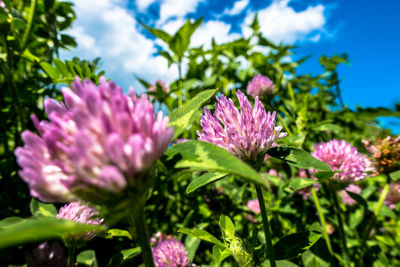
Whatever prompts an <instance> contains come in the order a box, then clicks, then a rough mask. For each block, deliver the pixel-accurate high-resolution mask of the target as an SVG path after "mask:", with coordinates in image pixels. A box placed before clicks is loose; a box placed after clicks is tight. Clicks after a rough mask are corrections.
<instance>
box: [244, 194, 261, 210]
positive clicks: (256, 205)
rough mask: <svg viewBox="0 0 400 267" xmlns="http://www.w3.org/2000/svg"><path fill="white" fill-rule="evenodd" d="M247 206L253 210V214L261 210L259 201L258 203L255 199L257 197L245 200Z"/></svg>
mask: <svg viewBox="0 0 400 267" xmlns="http://www.w3.org/2000/svg"><path fill="white" fill-rule="evenodd" d="M247 207H248V208H249V209H250V210H251V211H252V212H254V214H259V213H260V212H261V210H260V203H258V199H257V198H255V199H252V200H249V201H248V202H247Z"/></svg>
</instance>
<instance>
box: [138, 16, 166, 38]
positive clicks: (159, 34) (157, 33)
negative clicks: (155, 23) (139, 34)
mask: <svg viewBox="0 0 400 267" xmlns="http://www.w3.org/2000/svg"><path fill="white" fill-rule="evenodd" d="M139 23H140V24H141V25H142V26H143V27H144V28H145V29H146V30H148V31H149V32H150V33H151V34H153V35H154V36H155V37H158V38H160V39H161V40H163V41H164V42H165V43H167V44H169V42H170V41H171V38H172V37H171V35H169V34H168V33H166V32H165V31H163V30H160V29H156V28H150V27H149V26H147V25H146V24H144V23H143V22H141V21H139Z"/></svg>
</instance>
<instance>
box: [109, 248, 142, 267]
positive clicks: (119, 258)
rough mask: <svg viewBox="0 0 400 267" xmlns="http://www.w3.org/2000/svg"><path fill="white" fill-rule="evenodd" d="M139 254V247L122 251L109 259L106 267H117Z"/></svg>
mask: <svg viewBox="0 0 400 267" xmlns="http://www.w3.org/2000/svg"><path fill="white" fill-rule="evenodd" d="M140 252H141V249H140V247H136V248H130V249H123V250H121V251H120V252H118V253H117V254H115V255H114V256H113V257H112V258H111V260H110V262H109V263H108V265H107V266H109V267H119V266H121V265H122V264H123V263H125V262H126V261H128V260H130V259H133V258H134V257H135V256H137V255H139V254H140Z"/></svg>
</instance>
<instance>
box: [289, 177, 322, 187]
mask: <svg viewBox="0 0 400 267" xmlns="http://www.w3.org/2000/svg"><path fill="white" fill-rule="evenodd" d="M316 183H318V181H316V180H313V179H307V178H294V179H292V180H290V183H289V188H290V189H293V190H299V189H302V188H305V187H307V186H310V185H313V184H316Z"/></svg>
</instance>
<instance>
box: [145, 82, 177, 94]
mask: <svg viewBox="0 0 400 267" xmlns="http://www.w3.org/2000/svg"><path fill="white" fill-rule="evenodd" d="M157 84H158V85H160V86H161V88H162V91H163V92H164V93H165V94H168V93H169V92H170V91H171V90H170V88H169V86H168V85H167V84H166V83H165V82H164V81H163V80H157V81H156V82H155V83H154V84H152V85H151V86H150V87H149V88H148V89H147V90H148V91H149V92H156V91H157Z"/></svg>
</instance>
